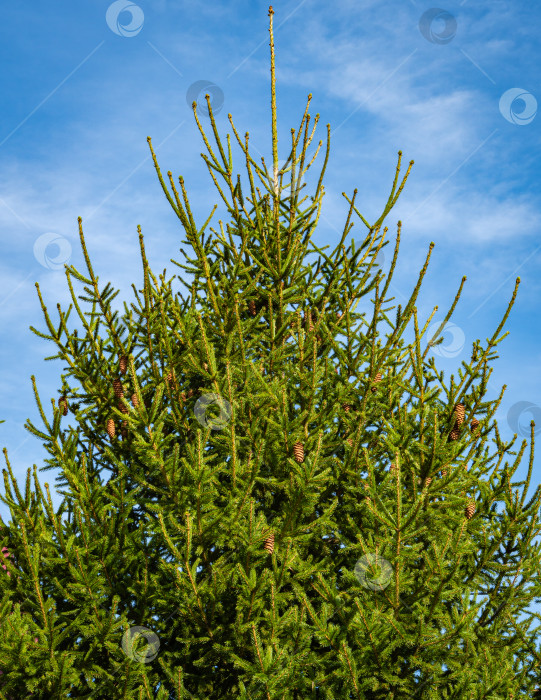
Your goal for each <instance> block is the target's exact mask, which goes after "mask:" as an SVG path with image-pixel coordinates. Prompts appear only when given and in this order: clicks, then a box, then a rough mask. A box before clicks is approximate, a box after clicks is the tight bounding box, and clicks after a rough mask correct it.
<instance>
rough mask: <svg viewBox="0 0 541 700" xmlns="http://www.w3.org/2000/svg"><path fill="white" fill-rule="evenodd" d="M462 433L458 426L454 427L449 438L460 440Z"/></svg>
mask: <svg viewBox="0 0 541 700" xmlns="http://www.w3.org/2000/svg"><path fill="white" fill-rule="evenodd" d="M459 435H460V431H459V429H458V428H453V429H452V430H451V432H450V433H449V440H458V436H459Z"/></svg>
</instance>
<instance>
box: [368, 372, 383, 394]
mask: <svg viewBox="0 0 541 700" xmlns="http://www.w3.org/2000/svg"><path fill="white" fill-rule="evenodd" d="M378 382H381V372H378V373H377V374H376V376H375V377H374V384H377V383H378ZM370 389H371V391H372V393H374V392H375V391H377V387H375V386H372V387H370Z"/></svg>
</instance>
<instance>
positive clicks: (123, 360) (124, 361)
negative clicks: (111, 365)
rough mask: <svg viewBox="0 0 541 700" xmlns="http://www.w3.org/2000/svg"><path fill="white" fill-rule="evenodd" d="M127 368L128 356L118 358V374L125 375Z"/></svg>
mask: <svg viewBox="0 0 541 700" xmlns="http://www.w3.org/2000/svg"><path fill="white" fill-rule="evenodd" d="M127 367H128V356H127V355H122V357H121V358H120V373H121V374H126V369H127Z"/></svg>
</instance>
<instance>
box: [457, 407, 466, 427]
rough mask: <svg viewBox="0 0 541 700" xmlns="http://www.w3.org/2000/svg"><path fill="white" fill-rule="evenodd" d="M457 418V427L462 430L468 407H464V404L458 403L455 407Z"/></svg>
mask: <svg viewBox="0 0 541 700" xmlns="http://www.w3.org/2000/svg"><path fill="white" fill-rule="evenodd" d="M454 413H455V417H456V423H455V425H456V427H457V428H460V426H461V425H462V423H464V416H465V415H466V407H465V406H464V404H463V403H457V405H456V406H455V411H454Z"/></svg>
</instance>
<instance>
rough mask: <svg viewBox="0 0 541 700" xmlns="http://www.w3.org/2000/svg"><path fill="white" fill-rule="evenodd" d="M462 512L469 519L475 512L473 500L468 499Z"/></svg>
mask: <svg viewBox="0 0 541 700" xmlns="http://www.w3.org/2000/svg"><path fill="white" fill-rule="evenodd" d="M464 512H465V515H466V517H467V518H468V520H471V519H472V517H473V514H474V513H475V503H474V502H473V501H470V502H469V503H468V505H467V506H466V510H465V511H464Z"/></svg>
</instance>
